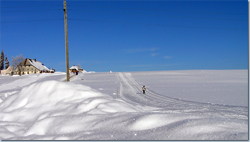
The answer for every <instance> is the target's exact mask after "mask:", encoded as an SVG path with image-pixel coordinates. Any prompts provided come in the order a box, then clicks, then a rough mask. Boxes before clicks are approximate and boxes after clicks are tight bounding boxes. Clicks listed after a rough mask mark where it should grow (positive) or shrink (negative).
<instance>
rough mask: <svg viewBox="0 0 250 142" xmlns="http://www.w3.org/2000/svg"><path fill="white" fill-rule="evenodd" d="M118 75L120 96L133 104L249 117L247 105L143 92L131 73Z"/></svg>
mask: <svg viewBox="0 0 250 142" xmlns="http://www.w3.org/2000/svg"><path fill="white" fill-rule="evenodd" d="M117 77H118V79H119V80H120V97H121V98H122V99H123V100H125V101H127V102H129V103H131V104H133V105H138V106H140V105H143V106H150V107H155V108H158V109H155V111H162V112H167V113H169V112H171V113H181V112H182V113H183V112H185V113H194V112H195V113H198V114H204V115H211V116H213V117H214V116H219V117H224V118H235V119H248V109H247V107H239V106H228V105H219V104H209V103H200V102H191V101H185V100H180V99H175V98H170V97H167V96H163V95H160V94H157V93H155V92H154V91H152V90H150V88H147V90H146V93H145V94H142V85H141V84H139V83H138V82H137V81H136V80H134V79H133V77H132V76H131V73H118V74H117Z"/></svg>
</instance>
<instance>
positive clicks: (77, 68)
mask: <svg viewBox="0 0 250 142" xmlns="http://www.w3.org/2000/svg"><path fill="white" fill-rule="evenodd" d="M69 69H70V70H73V69H75V70H77V71H78V70H79V69H82V68H81V67H79V66H74V65H73V66H72V67H71V68H69Z"/></svg>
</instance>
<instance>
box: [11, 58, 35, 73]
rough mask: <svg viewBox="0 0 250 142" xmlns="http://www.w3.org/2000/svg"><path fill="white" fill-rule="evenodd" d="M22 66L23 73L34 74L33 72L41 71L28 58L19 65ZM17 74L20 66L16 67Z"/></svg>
mask: <svg viewBox="0 0 250 142" xmlns="http://www.w3.org/2000/svg"><path fill="white" fill-rule="evenodd" d="M20 66H21V74H32V73H40V70H38V69H37V68H35V67H34V66H33V65H31V64H30V62H29V61H28V59H25V60H24V61H23V62H22V63H20V64H19V65H18V67H20ZM15 71H16V74H19V70H18V68H16V70H15Z"/></svg>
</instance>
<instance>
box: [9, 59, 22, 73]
mask: <svg viewBox="0 0 250 142" xmlns="http://www.w3.org/2000/svg"><path fill="white" fill-rule="evenodd" d="M23 61H24V57H23V55H18V56H16V57H12V58H11V66H12V67H13V69H14V70H15V71H17V72H18V73H19V75H21V72H22V66H21V65H19V64H20V63H21V62H23Z"/></svg>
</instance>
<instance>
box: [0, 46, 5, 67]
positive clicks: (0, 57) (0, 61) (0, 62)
mask: <svg viewBox="0 0 250 142" xmlns="http://www.w3.org/2000/svg"><path fill="white" fill-rule="evenodd" d="M3 69H4V53H3V50H2V52H1V55H0V70H3Z"/></svg>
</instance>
